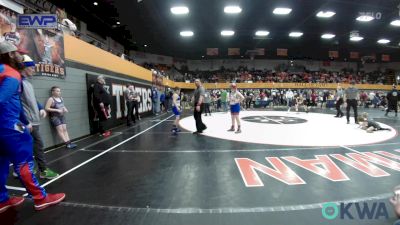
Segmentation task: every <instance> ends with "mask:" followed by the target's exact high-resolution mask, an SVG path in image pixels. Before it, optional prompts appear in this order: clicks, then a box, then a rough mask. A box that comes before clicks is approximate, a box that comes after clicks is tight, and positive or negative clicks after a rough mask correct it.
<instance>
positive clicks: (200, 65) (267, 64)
mask: <svg viewBox="0 0 400 225" xmlns="http://www.w3.org/2000/svg"><path fill="white" fill-rule="evenodd" d="M130 56H131V57H132V58H133V59H134V60H135V63H136V64H143V63H153V64H165V65H168V66H172V65H174V66H175V67H176V68H178V69H180V68H181V67H182V66H184V65H187V66H188V68H189V70H190V71H196V70H199V71H215V70H219V69H220V68H221V66H224V67H225V69H237V68H238V67H239V66H247V68H248V69H253V68H254V69H256V70H274V69H275V67H276V66H278V65H279V64H289V63H290V60H272V59H271V60H269V59H254V60H250V59H203V60H187V61H184V60H183V61H177V62H174V59H173V57H170V56H162V55H156V54H150V53H143V52H136V51H131V52H130ZM293 62H294V64H297V65H303V66H305V67H306V68H307V69H308V70H310V71H319V70H321V69H325V70H327V71H341V70H342V69H343V68H348V69H353V70H354V71H356V70H357V63H356V62H335V61H331V62H330V65H329V66H324V62H323V61H311V60H294V61H293ZM385 69H394V70H396V71H400V62H391V63H367V64H364V65H363V67H362V68H360V70H361V71H365V72H372V71H376V70H381V71H384V70H385Z"/></svg>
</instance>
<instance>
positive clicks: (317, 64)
mask: <svg viewBox="0 0 400 225" xmlns="http://www.w3.org/2000/svg"><path fill="white" fill-rule="evenodd" d="M288 63H290V60H267V59H255V60H250V59H242V60H240V59H225V60H224V59H215V60H188V62H187V65H188V67H189V70H191V71H196V70H200V71H214V70H219V69H220V68H221V66H224V67H225V69H237V68H238V67H239V66H247V68H248V69H250V70H251V69H253V68H254V69H256V70H265V69H266V70H274V69H275V67H276V66H278V65H280V64H288ZM293 63H294V64H297V65H303V66H305V67H306V68H307V69H308V70H311V71H317V70H321V69H326V70H328V71H341V70H342V69H343V68H353V69H354V70H356V69H357V63H355V62H330V66H324V65H323V62H322V61H305V60H295V61H293Z"/></svg>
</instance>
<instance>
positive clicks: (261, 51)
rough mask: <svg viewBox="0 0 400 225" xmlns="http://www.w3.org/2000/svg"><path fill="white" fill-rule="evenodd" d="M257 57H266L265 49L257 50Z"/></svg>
mask: <svg viewBox="0 0 400 225" xmlns="http://www.w3.org/2000/svg"><path fill="white" fill-rule="evenodd" d="M255 50H256V51H257V55H265V48H256V49H255Z"/></svg>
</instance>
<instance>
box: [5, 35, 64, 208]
mask: <svg viewBox="0 0 400 225" xmlns="http://www.w3.org/2000/svg"><path fill="white" fill-rule="evenodd" d="M22 61H23V57H22V56H21V54H20V52H19V50H18V49H17V47H16V46H14V45H13V44H11V43H9V42H7V41H3V42H0V146H1V148H0V213H2V212H4V211H6V210H7V209H8V208H10V207H15V206H18V205H20V204H22V203H23V201H24V198H22V197H16V196H14V197H9V196H8V193H7V189H6V181H7V177H8V174H9V164H10V162H11V163H13V164H14V168H15V172H16V173H17V174H18V177H19V179H20V181H21V183H22V184H23V185H24V186H25V188H26V190H27V191H28V193H29V194H30V195H31V196H32V198H33V202H34V207H35V209H36V210H42V209H45V208H47V207H49V206H51V205H54V204H57V203H59V202H61V201H62V200H64V198H65V194H64V193H58V194H48V193H46V191H45V189H44V188H42V187H41V186H40V185H39V182H38V181H37V179H36V177H35V175H34V174H33V167H34V163H33V156H32V154H33V142H32V137H31V135H30V130H31V129H32V125H31V124H29V122H28V120H27V119H26V118H25V116H24V113H23V108H22V103H21V99H20V95H21V92H22V85H21V74H20V73H19V72H18V71H20V70H22V69H23V63H22Z"/></svg>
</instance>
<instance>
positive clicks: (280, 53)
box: [276, 48, 288, 56]
mask: <svg viewBox="0 0 400 225" xmlns="http://www.w3.org/2000/svg"><path fill="white" fill-rule="evenodd" d="M287 54H288V50H287V48H277V49H276V55H277V56H287Z"/></svg>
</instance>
